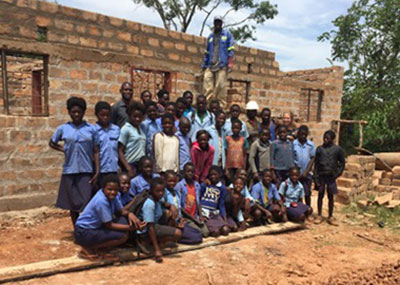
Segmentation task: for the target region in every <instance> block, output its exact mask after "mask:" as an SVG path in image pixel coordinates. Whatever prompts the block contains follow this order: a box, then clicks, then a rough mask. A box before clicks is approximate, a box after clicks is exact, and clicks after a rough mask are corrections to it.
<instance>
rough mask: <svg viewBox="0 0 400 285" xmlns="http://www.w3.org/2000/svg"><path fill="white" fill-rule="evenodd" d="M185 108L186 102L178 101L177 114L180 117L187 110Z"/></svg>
mask: <svg viewBox="0 0 400 285" xmlns="http://www.w3.org/2000/svg"><path fill="white" fill-rule="evenodd" d="M185 110H186V105H185V104H183V103H181V102H178V103H176V116H177V117H178V118H180V117H182V115H183V113H184V112H185Z"/></svg>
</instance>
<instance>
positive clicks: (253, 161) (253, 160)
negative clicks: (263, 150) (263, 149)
mask: <svg viewBox="0 0 400 285" xmlns="http://www.w3.org/2000/svg"><path fill="white" fill-rule="evenodd" d="M256 155H257V144H256V143H253V144H252V145H251V146H250V153H249V164H250V169H251V172H252V173H253V178H258V170H257V166H256Z"/></svg>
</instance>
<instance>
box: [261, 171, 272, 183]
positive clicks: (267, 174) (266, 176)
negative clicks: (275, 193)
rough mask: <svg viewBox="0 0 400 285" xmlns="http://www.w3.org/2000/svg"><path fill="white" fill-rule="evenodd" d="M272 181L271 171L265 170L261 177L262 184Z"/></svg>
mask: <svg viewBox="0 0 400 285" xmlns="http://www.w3.org/2000/svg"><path fill="white" fill-rule="evenodd" d="M271 182H272V173H271V172H270V171H267V172H265V173H264V175H263V177H262V183H263V184H264V185H269V184H271Z"/></svg>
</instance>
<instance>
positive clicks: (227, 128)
mask: <svg viewBox="0 0 400 285" xmlns="http://www.w3.org/2000/svg"><path fill="white" fill-rule="evenodd" d="M240 121H241V122H242V129H241V130H240V133H239V134H240V136H242V137H244V138H245V139H247V138H248V137H249V132H248V131H247V127H246V123H245V122H243V121H242V120H240ZM224 130H225V133H226V135H227V136H231V135H233V133H232V120H231V118H229V119H227V120H226V122H225V125H224Z"/></svg>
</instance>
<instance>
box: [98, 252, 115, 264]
mask: <svg viewBox="0 0 400 285" xmlns="http://www.w3.org/2000/svg"><path fill="white" fill-rule="evenodd" d="M99 255H100V258H101V259H102V260H104V261H111V262H118V261H120V260H119V257H118V256H115V255H113V254H111V253H106V252H104V253H99Z"/></svg>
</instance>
